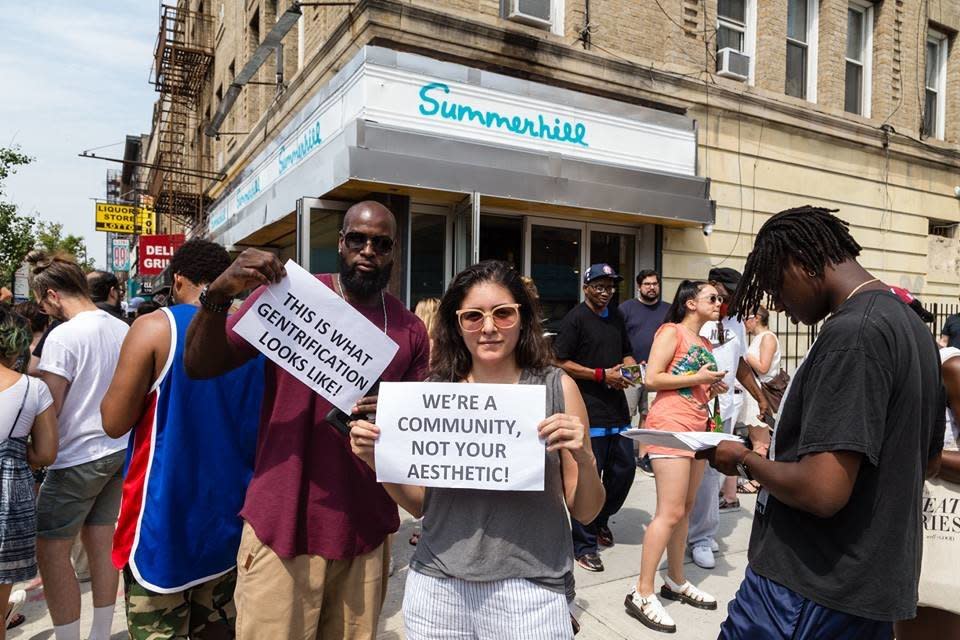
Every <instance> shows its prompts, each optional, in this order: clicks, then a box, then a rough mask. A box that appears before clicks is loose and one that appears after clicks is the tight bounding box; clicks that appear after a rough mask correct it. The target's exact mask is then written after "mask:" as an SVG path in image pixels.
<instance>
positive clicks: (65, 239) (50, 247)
mask: <svg viewBox="0 0 960 640" xmlns="http://www.w3.org/2000/svg"><path fill="white" fill-rule="evenodd" d="M36 236H37V240H36V246H37V248H38V249H43V250H44V251H46V252H47V253H58V252H62V253H69V254H70V255H71V256H73V258H74V260H76V261H77V264H78V265H80V268H81V269H83V270H84V272H87V271H93V269H94V268H95V266H94V261H93V259H92V258H90V257H89V256H88V255H87V243H86V242H85V241H84V239H83V238H82V237H81V236H75V235H73V234H69V235H67V236H64V235H63V224H61V223H59V222H40V223H38V224H37V228H36Z"/></svg>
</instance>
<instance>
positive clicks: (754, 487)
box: [737, 480, 760, 495]
mask: <svg viewBox="0 0 960 640" xmlns="http://www.w3.org/2000/svg"><path fill="white" fill-rule="evenodd" d="M758 491H760V483H759V482H757V481H756V480H745V481H743V482H738V483H737V493H740V494H747V495H749V494H751V493H757V492H758Z"/></svg>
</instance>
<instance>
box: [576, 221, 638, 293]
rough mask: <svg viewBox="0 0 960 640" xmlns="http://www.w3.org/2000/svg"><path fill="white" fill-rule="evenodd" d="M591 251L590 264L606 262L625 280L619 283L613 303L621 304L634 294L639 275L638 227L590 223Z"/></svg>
mask: <svg viewBox="0 0 960 640" xmlns="http://www.w3.org/2000/svg"><path fill="white" fill-rule="evenodd" d="M588 230H589V232H590V253H589V260H588V264H597V263H599V262H606V263H607V264H609V265H610V266H611V267H613V268H614V270H616V272H617V273H619V274H620V275H621V276H623V280H622V281H621V282H620V283H619V284H618V285H617V290H616V292H615V293H614V296H613V299H612V300H611V301H610V304H611V305H619V304H620V303H621V302H623V301H624V300H627V299H629V298H630V297H632V295H633V290H634V287H635V284H634V280H635V279H636V277H637V231H636V229H629V228H617V227H605V226H604V227H601V226H599V225H589V227H588Z"/></svg>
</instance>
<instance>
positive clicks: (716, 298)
mask: <svg viewBox="0 0 960 640" xmlns="http://www.w3.org/2000/svg"><path fill="white" fill-rule="evenodd" d="M697 300H706V301H707V302H709V303H710V304H717V303H718V302H719V303H720V304H723V301H724V300H726V298H724V297H723V296H721V295H719V294H716V293H711V294H710V295H708V296H700V297H699V298H697Z"/></svg>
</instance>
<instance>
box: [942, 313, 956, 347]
mask: <svg viewBox="0 0 960 640" xmlns="http://www.w3.org/2000/svg"><path fill="white" fill-rule="evenodd" d="M940 335H944V336H947V346H948V347H956V348H957V349H960V313H955V314H953V315H952V316H950V317H948V318H947V321H946V322H944V323H943V331H941V332H940Z"/></svg>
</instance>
